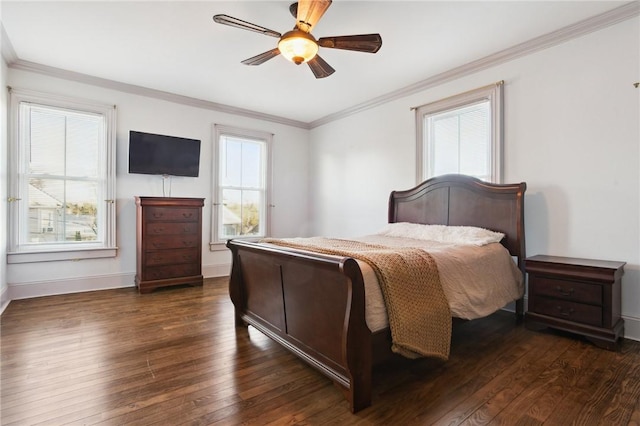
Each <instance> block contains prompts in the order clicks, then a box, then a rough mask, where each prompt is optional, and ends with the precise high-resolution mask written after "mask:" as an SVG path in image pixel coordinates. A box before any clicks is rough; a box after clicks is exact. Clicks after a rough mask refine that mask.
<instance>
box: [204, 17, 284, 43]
mask: <svg viewBox="0 0 640 426" xmlns="http://www.w3.org/2000/svg"><path fill="white" fill-rule="evenodd" d="M213 21H214V22H216V23H218V24H222V25H229V26H230V27H236V28H240V29H243V30H249V31H254V32H256V33H261V34H264V35H268V36H271V37H276V38H280V37H282V34H280V33H279V32H277V31H273V30H270V29H269V28H265V27H261V26H260V25H256V24H252V23H251V22H247V21H243V20H242V19H238V18H234V17H233V16H229V15H214V16H213Z"/></svg>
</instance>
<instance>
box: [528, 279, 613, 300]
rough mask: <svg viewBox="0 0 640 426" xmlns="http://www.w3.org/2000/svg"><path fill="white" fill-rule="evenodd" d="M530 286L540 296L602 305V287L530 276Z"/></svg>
mask: <svg viewBox="0 0 640 426" xmlns="http://www.w3.org/2000/svg"><path fill="white" fill-rule="evenodd" d="M529 286H530V287H531V288H533V289H534V291H535V294H536V295H538V296H549V297H553V298H557V299H563V300H568V301H574V302H579V303H588V304H591V305H598V306H601V305H602V286H601V285H597V284H586V283H581V282H578V281H570V280H558V279H553V278H547V277H541V276H529Z"/></svg>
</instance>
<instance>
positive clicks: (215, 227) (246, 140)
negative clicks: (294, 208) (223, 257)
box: [211, 124, 273, 250]
mask: <svg viewBox="0 0 640 426" xmlns="http://www.w3.org/2000/svg"><path fill="white" fill-rule="evenodd" d="M272 136H273V135H271V134H270V133H265V132H258V131H252V130H244V129H238V128H235V127H229V126H222V125H218V124H216V125H215V126H214V138H215V151H214V156H213V157H214V160H213V161H214V164H213V168H212V170H215V172H214V173H213V174H212V176H213V190H214V194H213V197H212V198H213V200H214V201H213V205H214V208H213V224H212V226H211V230H212V236H211V241H212V244H211V248H212V249H213V250H216V249H219V248H220V247H221V244H222V243H224V242H225V241H226V240H228V239H230V238H260V237H266V236H268V235H269V216H270V214H269V207H271V205H270V202H269V195H270V194H269V192H270V191H269V189H270V188H269V187H270V180H271V179H270V170H269V165H270V151H271V150H270V145H271V139H272Z"/></svg>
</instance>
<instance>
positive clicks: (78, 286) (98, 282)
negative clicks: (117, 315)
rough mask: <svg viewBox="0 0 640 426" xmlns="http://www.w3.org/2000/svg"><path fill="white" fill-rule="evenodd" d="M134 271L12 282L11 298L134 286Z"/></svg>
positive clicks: (10, 286)
mask: <svg viewBox="0 0 640 426" xmlns="http://www.w3.org/2000/svg"><path fill="white" fill-rule="evenodd" d="M134 277H135V274H134V273H129V274H112V275H100V276H93V277H80V278H65V279H61V280H52V281H32V282H25V283H10V284H9V297H10V300H19V299H30V298H32V297H42V296H53V295H56V294H69V293H80V292H83V291H95V290H108V289H112V288H123V287H133V286H135V282H134Z"/></svg>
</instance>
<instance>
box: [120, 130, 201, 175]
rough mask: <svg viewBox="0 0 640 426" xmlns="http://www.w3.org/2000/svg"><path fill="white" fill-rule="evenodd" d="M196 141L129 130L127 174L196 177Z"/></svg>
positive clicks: (197, 163) (197, 147)
mask: <svg viewBox="0 0 640 426" xmlns="http://www.w3.org/2000/svg"><path fill="white" fill-rule="evenodd" d="M199 169H200V140H199V139H187V138H179V137H175V136H165V135H156V134H153V133H143V132H136V131H133V130H131V131H130V132H129V173H141V174H146V175H171V176H191V177H198V171H199Z"/></svg>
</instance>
